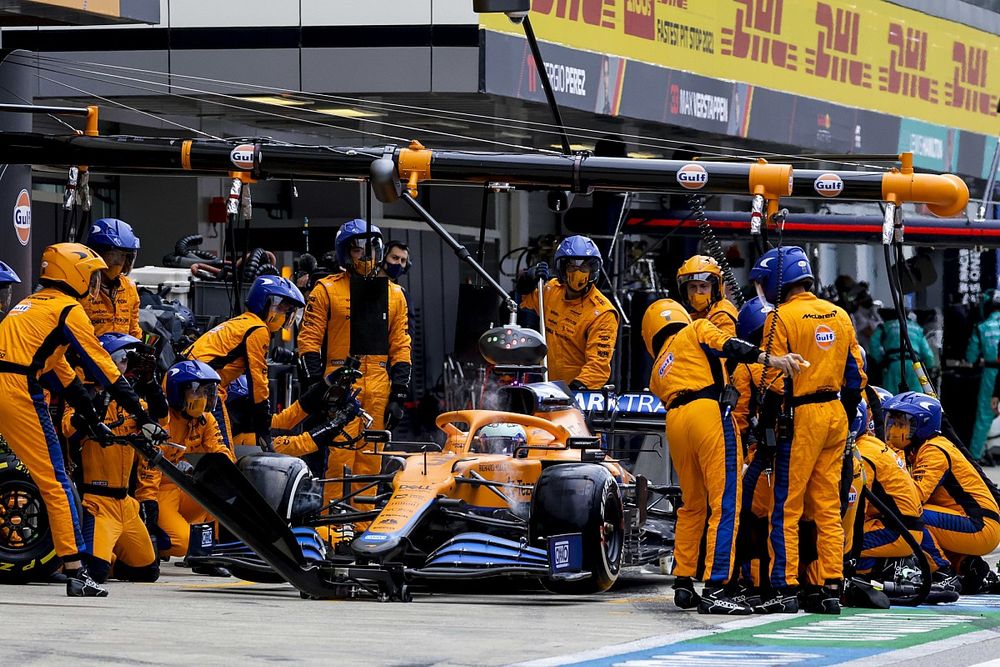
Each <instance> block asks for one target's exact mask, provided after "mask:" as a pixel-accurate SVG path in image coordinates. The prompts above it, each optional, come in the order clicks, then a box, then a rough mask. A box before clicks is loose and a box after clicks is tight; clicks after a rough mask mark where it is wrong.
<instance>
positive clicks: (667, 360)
mask: <svg viewBox="0 0 1000 667" xmlns="http://www.w3.org/2000/svg"><path fill="white" fill-rule="evenodd" d="M673 366H674V353H673V352H668V353H667V356H666V357H664V359H663V363H662V364H660V367H659V368H658V369H656V372H657V373H659V374H660V377H663V376H664V375H666V374H667V373H669V372H670V369H671V368H673Z"/></svg>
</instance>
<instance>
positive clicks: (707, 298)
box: [688, 294, 712, 313]
mask: <svg viewBox="0 0 1000 667" xmlns="http://www.w3.org/2000/svg"><path fill="white" fill-rule="evenodd" d="M688 301H690V302H691V307H692V308H694V310H695V312H696V313H700V312H701V311H703V310H705V309H707V308H708V307H709V306H711V305H712V295H711V294H693V295H691V296H690V297H688Z"/></svg>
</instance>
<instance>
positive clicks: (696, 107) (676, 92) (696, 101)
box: [670, 83, 729, 123]
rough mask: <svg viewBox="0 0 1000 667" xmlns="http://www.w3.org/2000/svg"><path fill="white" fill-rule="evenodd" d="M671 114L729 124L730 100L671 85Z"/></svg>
mask: <svg viewBox="0 0 1000 667" xmlns="http://www.w3.org/2000/svg"><path fill="white" fill-rule="evenodd" d="M670 113H672V114H674V115H675V116H691V117H692V118H700V119H702V120H714V121H716V122H718V123H728V122H729V98H728V97H722V96H721V95H710V94H708V93H700V92H698V91H695V90H686V89H684V88H681V87H680V86H678V85H677V84H676V83H674V84H671V85H670Z"/></svg>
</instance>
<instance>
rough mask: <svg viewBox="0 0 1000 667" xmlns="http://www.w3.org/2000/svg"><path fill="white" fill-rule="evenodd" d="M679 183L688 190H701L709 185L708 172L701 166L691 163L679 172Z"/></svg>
mask: <svg viewBox="0 0 1000 667" xmlns="http://www.w3.org/2000/svg"><path fill="white" fill-rule="evenodd" d="M677 182H678V183H680V184H681V187H682V188H686V189H688V190H701V189H702V188H703V187H705V184H706V183H708V172H707V171H705V168H704V167H703V166H701V165H700V164H694V163H689V164H686V165H684V166H683V167H681V168H680V169H678V170H677Z"/></svg>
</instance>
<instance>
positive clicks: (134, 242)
mask: <svg viewBox="0 0 1000 667" xmlns="http://www.w3.org/2000/svg"><path fill="white" fill-rule="evenodd" d="M87 245H88V246H90V247H91V248H94V249H95V250H97V249H99V248H118V249H120V250H138V249H139V237H138V236H136V235H135V232H133V231H132V226H131V225H130V224H128V223H127V222H125V221H124V220H119V219H118V218H101V219H100V220H97V221H95V222H94V224H93V225H91V226H90V235H89V236H88V237H87Z"/></svg>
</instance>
